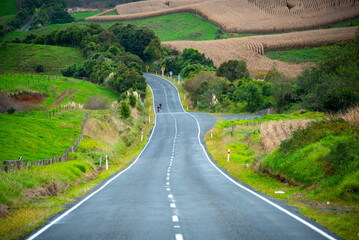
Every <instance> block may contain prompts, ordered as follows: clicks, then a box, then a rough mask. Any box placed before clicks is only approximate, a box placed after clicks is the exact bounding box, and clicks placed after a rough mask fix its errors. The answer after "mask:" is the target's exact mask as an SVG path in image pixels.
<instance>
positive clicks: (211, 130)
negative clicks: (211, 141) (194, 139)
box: [211, 130, 213, 138]
mask: <svg viewBox="0 0 359 240" xmlns="http://www.w3.org/2000/svg"><path fill="white" fill-rule="evenodd" d="M212 137H213V130H211V138H212Z"/></svg>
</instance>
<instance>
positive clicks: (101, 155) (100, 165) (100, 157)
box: [100, 154, 102, 167]
mask: <svg viewBox="0 0 359 240" xmlns="http://www.w3.org/2000/svg"><path fill="white" fill-rule="evenodd" d="M101 163H102V154H101V155H100V167H101Z"/></svg>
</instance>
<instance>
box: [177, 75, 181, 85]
mask: <svg viewBox="0 0 359 240" xmlns="http://www.w3.org/2000/svg"><path fill="white" fill-rule="evenodd" d="M177 79H178V85H179V84H180V81H181V75H178V77H177Z"/></svg>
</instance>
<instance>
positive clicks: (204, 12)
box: [86, 0, 359, 33]
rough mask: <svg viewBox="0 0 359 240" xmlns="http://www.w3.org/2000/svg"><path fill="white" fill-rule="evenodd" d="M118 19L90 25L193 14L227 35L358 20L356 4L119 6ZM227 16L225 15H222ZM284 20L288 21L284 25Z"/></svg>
mask: <svg viewBox="0 0 359 240" xmlns="http://www.w3.org/2000/svg"><path fill="white" fill-rule="evenodd" d="M116 11H117V13H118V15H112V16H109V15H106V16H103V14H99V15H96V16H92V17H89V18H86V20H87V21H93V22H103V21H123V20H134V19H144V18H151V17H157V16H161V15H168V14H173V13H180V12H193V13H196V14H198V15H200V16H202V17H203V18H205V19H207V20H208V21H210V22H212V23H214V24H216V25H217V26H220V27H222V28H223V29H224V30H226V31H227V32H236V33H268V32H283V31H295V30H305V29H313V28H316V27H320V26H324V25H328V24H333V23H337V22H341V21H344V20H348V19H353V18H356V17H359V2H358V1H354V0H340V1H336V2H333V1H330V0H316V1H311V0H301V1H292V2H289V3H288V2H287V1H285V0H266V1H259V0H214V1H209V0H180V1H170V0H169V1H166V2H163V1H162V0H150V1H141V2H133V3H127V4H121V5H118V6H116ZM223 13H226V14H223ZM283 16H285V17H286V19H285V21H283Z"/></svg>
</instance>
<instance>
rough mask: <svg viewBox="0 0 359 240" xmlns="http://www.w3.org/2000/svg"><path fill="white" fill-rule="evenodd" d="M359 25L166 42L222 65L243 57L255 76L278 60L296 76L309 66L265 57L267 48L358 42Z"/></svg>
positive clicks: (283, 69)
mask: <svg viewBox="0 0 359 240" xmlns="http://www.w3.org/2000/svg"><path fill="white" fill-rule="evenodd" d="M357 29H358V28H357V27H349V28H335V29H321V30H310V31H303V32H291V33H283V34H276V35H262V36H252V37H243V38H232V39H221V40H211V41H172V42H163V43H162V44H163V45H164V46H166V47H168V48H169V49H176V50H178V51H180V52H181V51H182V50H183V49H184V48H194V49H197V50H198V51H199V52H201V53H204V54H205V55H206V57H208V58H210V59H212V60H213V62H214V64H215V65H216V66H217V67H218V66H219V65H220V64H221V63H223V62H225V61H228V60H232V59H243V60H244V61H245V62H246V63H247V68H248V70H249V71H250V73H251V74H252V75H254V74H255V73H257V72H266V71H268V70H270V69H271V68H272V66H273V64H274V63H275V65H276V67H277V69H278V70H279V71H281V72H283V73H285V74H286V75H288V76H296V75H297V74H299V73H300V72H301V71H303V69H304V67H305V66H306V65H303V64H289V63H285V62H281V61H278V60H272V59H269V58H266V57H264V56H263V54H264V52H265V51H266V50H281V49H291V48H300V47H315V46H323V45H330V44H335V43H339V42H342V41H349V42H351V41H354V40H355V32H356V31H357Z"/></svg>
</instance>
